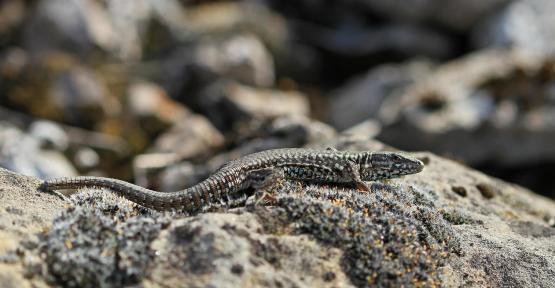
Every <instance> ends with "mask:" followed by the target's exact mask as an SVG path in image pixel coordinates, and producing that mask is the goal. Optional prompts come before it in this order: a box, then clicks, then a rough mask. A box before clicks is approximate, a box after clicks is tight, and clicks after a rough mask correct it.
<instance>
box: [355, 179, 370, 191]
mask: <svg viewBox="0 0 555 288" xmlns="http://www.w3.org/2000/svg"><path fill="white" fill-rule="evenodd" d="M355 184H356V186H357V190H358V191H361V192H370V187H368V185H367V184H366V183H364V182H362V181H357V182H355Z"/></svg>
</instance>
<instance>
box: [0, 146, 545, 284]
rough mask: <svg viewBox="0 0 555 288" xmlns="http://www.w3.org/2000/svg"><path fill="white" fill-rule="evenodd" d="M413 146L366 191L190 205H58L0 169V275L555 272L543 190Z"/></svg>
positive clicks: (90, 195) (510, 275)
mask: <svg viewBox="0 0 555 288" xmlns="http://www.w3.org/2000/svg"><path fill="white" fill-rule="evenodd" d="M352 145H353V146H352V147H357V148H358V149H364V148H365V147H366V148H368V149H369V148H371V147H376V145H377V144H376V143H374V142H370V141H366V142H358V143H354V144H352ZM337 146H338V147H339V146H343V147H345V146H346V147H349V146H348V145H346V144H345V143H343V144H342V145H341V144H338V145H337ZM342 149H344V148H342ZM416 156H417V157H419V158H420V159H422V160H423V161H424V162H425V163H426V168H425V170H424V171H423V172H421V173H420V174H416V175H411V176H406V177H403V178H400V179H395V180H389V181H378V182H373V183H370V186H371V190H372V191H371V193H363V192H356V191H352V190H350V188H347V187H338V186H331V185H323V186H316V185H303V184H301V183H285V184H284V185H283V186H281V187H275V193H276V195H277V196H278V204H277V205H276V206H273V207H262V206H257V207H245V208H238V209H234V210H230V211H212V212H209V213H206V214H199V215H192V216H187V215H183V214H179V213H166V214H162V213H158V212H155V211H151V210H148V209H145V208H141V207H138V206H136V205H134V204H132V203H130V202H129V201H127V200H125V199H122V198H119V197H116V196H114V195H113V194H111V193H109V192H106V191H97V190H87V191H84V193H78V194H76V195H74V196H72V197H71V202H72V204H65V203H63V201H62V200H60V199H59V198H57V197H56V196H52V195H50V194H44V193H41V192H38V191H37V190H36V189H37V187H38V186H39V181H38V180H36V179H33V178H28V177H24V176H19V175H16V174H12V173H10V172H7V171H6V170H0V199H1V201H0V219H1V222H0V224H1V226H0V235H2V237H1V238H0V268H1V269H0V271H1V272H0V286H2V287H25V286H30V285H35V286H45V285H49V286H70V287H71V286H73V287H77V286H78V287H98V286H99V285H100V286H105V287H119V286H130V285H143V286H151V287H160V286H166V287H167V286H172V287H173V286H180V287H253V286H254V287H357V286H358V287H364V286H367V285H369V284H376V285H378V286H386V287H398V286H401V285H403V286H406V287H409V286H445V287H460V286H470V287H473V286H494V287H500V286H502V287H549V286H551V285H553V279H555V203H554V202H553V201H551V200H548V199H546V198H543V197H540V196H538V195H535V194H533V193H531V192H530V191H528V190H526V189H523V188H521V187H518V186H515V185H511V184H508V183H505V182H502V181H499V180H496V179H493V178H491V177H488V176H486V175H484V174H482V173H479V172H476V171H474V170H471V169H468V168H466V167H464V166H463V165H460V164H458V163H455V162H452V161H449V160H445V159H443V158H440V157H437V156H435V155H432V154H430V153H416ZM23 203H24V204H23Z"/></svg>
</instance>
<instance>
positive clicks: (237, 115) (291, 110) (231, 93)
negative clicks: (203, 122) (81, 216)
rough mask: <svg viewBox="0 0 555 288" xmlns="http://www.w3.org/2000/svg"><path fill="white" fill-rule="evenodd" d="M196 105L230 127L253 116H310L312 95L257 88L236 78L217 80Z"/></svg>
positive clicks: (218, 123)
mask: <svg viewBox="0 0 555 288" xmlns="http://www.w3.org/2000/svg"><path fill="white" fill-rule="evenodd" d="M198 101H199V103H198V104H197V107H196V109H197V110H199V112H201V113H202V114H204V115H206V117H208V119H210V121H211V122H212V123H214V125H215V126H216V127H217V128H218V129H220V130H221V131H224V132H226V131H229V130H231V129H232V128H233V127H234V126H237V125H240V123H241V122H245V121H248V120H250V119H253V118H257V117H261V118H272V117H278V116H286V115H289V116H308V114H309V112H310V106H309V103H308V99H307V98H306V97H305V96H304V95H303V94H301V93H300V92H296V91H278V90H270V89H260V88H253V87H248V86H244V85H240V84H237V83H233V82H221V81H220V82H216V83H214V84H212V85H210V86H208V87H206V88H205V89H203V90H202V92H201V93H200V94H199V96H198Z"/></svg>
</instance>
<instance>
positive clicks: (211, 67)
mask: <svg viewBox="0 0 555 288" xmlns="http://www.w3.org/2000/svg"><path fill="white" fill-rule="evenodd" d="M193 53H194V56H193V62H194V63H193V64H194V65H197V66H198V67H199V68H200V69H206V70H207V71H209V73H214V74H216V75H218V76H220V77H225V78H228V79H233V80H236V81H239V82H241V83H244V84H247V85H252V86H261V87H269V86H273V84H274V78H275V76H274V73H275V72H274V70H275V68H274V60H273V58H272V55H271V54H270V52H269V51H268V50H267V49H266V47H265V46H264V44H263V43H262V42H261V41H260V39H259V38H258V37H256V36H255V35H252V34H242V35H241V34H240V35H230V36H228V37H227V39H226V38H224V39H210V40H205V41H201V43H200V44H199V46H198V47H196V49H195V50H194V51H193Z"/></svg>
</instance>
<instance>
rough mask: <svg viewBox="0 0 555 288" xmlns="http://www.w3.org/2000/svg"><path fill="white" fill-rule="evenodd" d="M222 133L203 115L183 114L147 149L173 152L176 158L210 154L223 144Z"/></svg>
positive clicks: (158, 151)
mask: <svg viewBox="0 0 555 288" xmlns="http://www.w3.org/2000/svg"><path fill="white" fill-rule="evenodd" d="M224 140H225V139H224V137H223V135H222V134H221V133H220V132H219V131H218V130H216V128H214V126H213V125H212V124H211V123H210V122H209V121H208V120H207V119H206V118H204V117H203V116H201V115H198V114H193V113H188V114H187V115H183V117H181V118H180V119H179V121H176V122H175V124H174V125H173V126H172V127H171V128H170V129H168V130H167V131H166V132H165V133H163V134H162V135H160V136H159V137H158V138H157V139H156V140H155V141H154V145H153V146H152V147H151V148H150V149H149V151H150V152H153V153H174V154H176V156H177V158H178V159H189V158H193V157H199V156H200V155H207V154H210V153H211V152H212V151H214V150H217V149H219V148H220V147H222V146H223V144H224Z"/></svg>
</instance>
